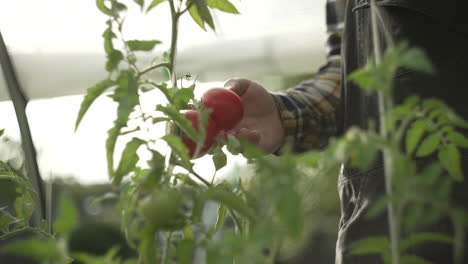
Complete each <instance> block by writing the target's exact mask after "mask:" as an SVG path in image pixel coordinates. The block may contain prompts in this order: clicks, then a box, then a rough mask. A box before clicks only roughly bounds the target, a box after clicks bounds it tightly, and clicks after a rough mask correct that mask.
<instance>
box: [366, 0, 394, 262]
mask: <svg viewBox="0 0 468 264" xmlns="http://www.w3.org/2000/svg"><path fill="white" fill-rule="evenodd" d="M370 5H371V26H372V41H373V44H374V56H375V62H376V64H379V63H380V62H381V60H382V50H381V46H380V40H379V28H378V25H377V15H376V14H377V6H376V4H375V0H371V1H370ZM385 88H388V89H384V90H383V91H382V90H381V91H379V92H378V100H379V116H380V135H381V136H382V137H384V138H387V139H388V140H391V138H390V137H389V133H387V132H388V131H387V128H386V120H385V113H386V110H387V107H391V105H392V98H391V93H390V92H389V90H390V89H389V88H390V86H389V87H385ZM383 162H384V177H385V190H386V192H387V195H388V196H390V197H392V196H393V182H392V181H393V174H394V171H393V168H394V160H393V156H392V150H391V149H388V148H386V149H384V150H383ZM387 211H388V223H389V229H390V252H391V257H392V263H393V264H400V250H399V247H400V246H399V244H400V243H399V233H400V230H399V229H400V228H399V217H398V215H397V213H396V212H397V210H396V206H395V203H394V202H393V201H392V200H390V201H389V202H388V207H387Z"/></svg>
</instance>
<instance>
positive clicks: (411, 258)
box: [401, 255, 432, 264]
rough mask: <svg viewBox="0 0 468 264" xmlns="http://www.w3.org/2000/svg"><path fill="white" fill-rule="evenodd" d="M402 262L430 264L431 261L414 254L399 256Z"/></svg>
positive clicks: (405, 263)
mask: <svg viewBox="0 0 468 264" xmlns="http://www.w3.org/2000/svg"><path fill="white" fill-rule="evenodd" d="M401 263H402V264H432V262H430V261H427V260H425V259H423V258H421V257H418V256H415V255H404V256H401Z"/></svg>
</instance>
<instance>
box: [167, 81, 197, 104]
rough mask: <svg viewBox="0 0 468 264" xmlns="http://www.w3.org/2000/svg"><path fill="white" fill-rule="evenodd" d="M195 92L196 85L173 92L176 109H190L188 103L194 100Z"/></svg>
mask: <svg viewBox="0 0 468 264" xmlns="http://www.w3.org/2000/svg"><path fill="white" fill-rule="evenodd" d="M194 90H195V85H192V86H190V87H188V88H180V89H176V90H175V91H173V94H172V98H173V100H174V103H173V105H174V106H175V108H176V109H178V110H182V109H187V108H188V102H189V101H190V100H192V99H193V98H194V93H193V91H194Z"/></svg>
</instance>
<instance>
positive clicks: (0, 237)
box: [0, 227, 53, 240]
mask: <svg viewBox="0 0 468 264" xmlns="http://www.w3.org/2000/svg"><path fill="white" fill-rule="evenodd" d="M24 232H34V233H37V234H41V235H43V236H45V237H48V238H53V236H52V235H51V234H49V233H47V232H46V231H44V230H42V229H40V228H34V227H23V228H20V229H18V230H15V231H12V232H9V233H6V234H4V235H2V236H0V240H4V239H7V238H9V237H12V236H16V235H18V234H21V233H24Z"/></svg>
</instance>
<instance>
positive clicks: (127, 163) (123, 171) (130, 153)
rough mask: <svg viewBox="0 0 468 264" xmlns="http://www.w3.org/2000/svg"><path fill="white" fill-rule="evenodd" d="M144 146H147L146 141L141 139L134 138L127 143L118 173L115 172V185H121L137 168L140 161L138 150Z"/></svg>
mask: <svg viewBox="0 0 468 264" xmlns="http://www.w3.org/2000/svg"><path fill="white" fill-rule="evenodd" d="M143 144H145V141H143V140H141V139H139V138H133V139H132V140H131V141H130V142H128V143H127V145H126V146H125V149H124V151H123V153H122V158H121V159H120V163H119V166H118V168H117V171H116V172H115V177H114V180H113V181H114V183H115V184H117V185H118V184H120V182H121V181H122V178H123V177H124V176H125V175H127V174H128V173H130V172H131V171H132V170H133V169H134V168H135V165H136V164H137V162H138V160H139V158H138V155H137V150H138V148H140V146H141V145H143Z"/></svg>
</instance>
